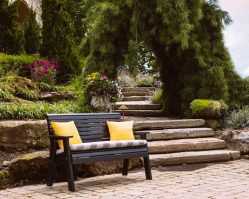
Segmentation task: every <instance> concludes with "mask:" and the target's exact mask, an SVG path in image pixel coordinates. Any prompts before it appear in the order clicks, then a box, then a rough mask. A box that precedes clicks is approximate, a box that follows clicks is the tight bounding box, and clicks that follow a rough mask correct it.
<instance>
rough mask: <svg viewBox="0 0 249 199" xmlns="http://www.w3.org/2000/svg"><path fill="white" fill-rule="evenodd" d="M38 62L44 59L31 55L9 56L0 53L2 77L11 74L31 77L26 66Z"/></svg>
mask: <svg viewBox="0 0 249 199" xmlns="http://www.w3.org/2000/svg"><path fill="white" fill-rule="evenodd" d="M38 60H43V59H42V58H40V57H37V56H30V55H7V54H3V53H0V77H2V76H5V75H7V74H9V73H13V74H18V75H20V76H24V77H29V76H30V74H29V70H27V67H26V66H28V65H29V64H31V63H32V62H35V61H38Z"/></svg>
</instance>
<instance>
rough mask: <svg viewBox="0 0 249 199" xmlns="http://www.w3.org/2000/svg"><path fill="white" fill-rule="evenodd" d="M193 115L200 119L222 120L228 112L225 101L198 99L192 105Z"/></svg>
mask: <svg viewBox="0 0 249 199" xmlns="http://www.w3.org/2000/svg"><path fill="white" fill-rule="evenodd" d="M190 110H191V112H192V115H193V116H195V117H199V118H213V119H217V118H221V117H222V116H224V114H225V113H226V112H227V111H228V106H227V105H226V104H225V103H224V102H223V101H216V100H208V99H196V100H194V101H193V102H191V104H190Z"/></svg>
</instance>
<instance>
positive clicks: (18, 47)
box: [0, 0, 24, 54]
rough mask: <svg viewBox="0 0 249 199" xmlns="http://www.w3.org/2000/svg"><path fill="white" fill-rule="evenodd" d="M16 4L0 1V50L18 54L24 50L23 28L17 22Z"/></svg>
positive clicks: (5, 0)
mask: <svg viewBox="0 0 249 199" xmlns="http://www.w3.org/2000/svg"><path fill="white" fill-rule="evenodd" d="M17 4H18V2H16V3H12V4H9V1H8V0H1V1H0V52H2V53H8V54H18V53H23V51H24V35H23V28H22V27H21V25H20V24H18V22H17Z"/></svg>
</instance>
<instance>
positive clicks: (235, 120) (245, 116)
mask: <svg viewBox="0 0 249 199" xmlns="http://www.w3.org/2000/svg"><path fill="white" fill-rule="evenodd" d="M248 126H249V106H245V107H243V108H241V109H238V110H234V111H232V112H231V113H230V114H228V115H227V116H226V117H225V118H224V122H223V127H224V128H230V129H239V128H245V127H248Z"/></svg>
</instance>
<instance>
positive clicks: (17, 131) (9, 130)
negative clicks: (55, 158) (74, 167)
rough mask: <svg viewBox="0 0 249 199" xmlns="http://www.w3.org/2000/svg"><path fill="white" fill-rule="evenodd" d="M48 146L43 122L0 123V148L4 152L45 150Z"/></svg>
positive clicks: (44, 122)
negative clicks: (29, 149) (32, 149)
mask: <svg viewBox="0 0 249 199" xmlns="http://www.w3.org/2000/svg"><path fill="white" fill-rule="evenodd" d="M48 146H49V140H48V130H47V123H46V121H45V120H27V121H25V120H18V121H17V120H5V121H0V147H1V148H4V149H5V150H25V149H28V148H36V149H39V148H47V147H48Z"/></svg>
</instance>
